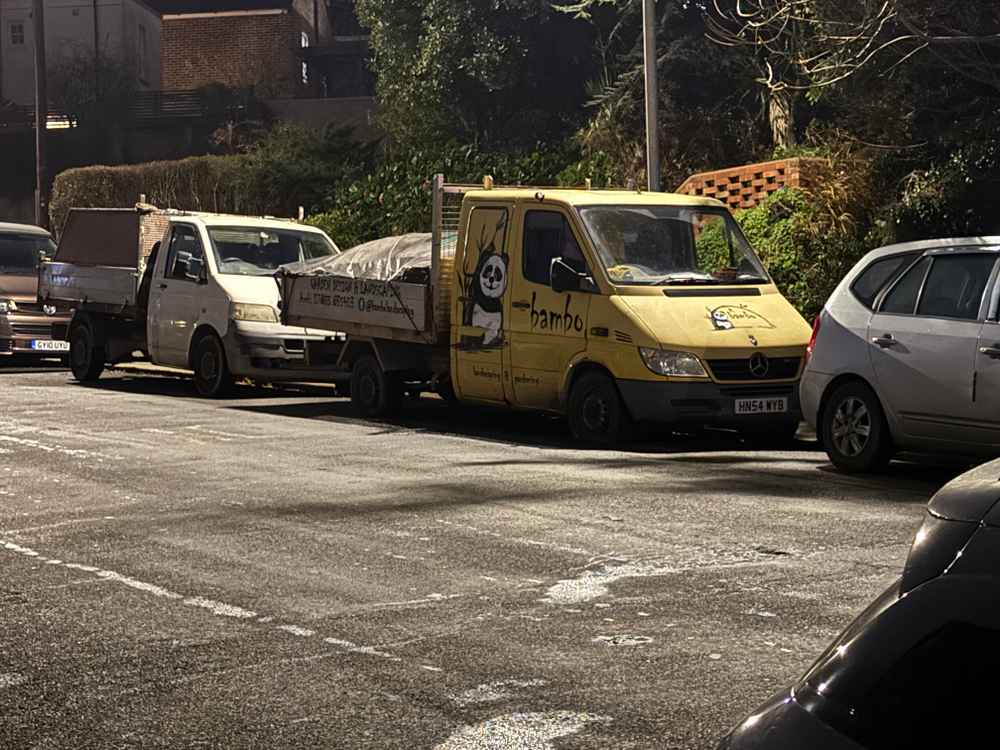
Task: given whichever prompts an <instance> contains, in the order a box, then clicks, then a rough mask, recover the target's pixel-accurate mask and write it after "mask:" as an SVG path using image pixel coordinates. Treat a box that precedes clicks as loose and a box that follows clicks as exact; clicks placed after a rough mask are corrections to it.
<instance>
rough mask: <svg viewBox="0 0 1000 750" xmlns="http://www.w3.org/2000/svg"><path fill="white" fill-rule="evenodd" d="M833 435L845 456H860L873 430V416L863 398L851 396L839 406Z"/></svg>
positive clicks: (835, 442)
mask: <svg viewBox="0 0 1000 750" xmlns="http://www.w3.org/2000/svg"><path fill="white" fill-rule="evenodd" d="M831 432H832V437H833V442H834V445H835V446H836V448H837V450H838V451H839V452H840V453H841V454H842V455H844V456H848V457H849V458H854V457H856V456H860V455H861V454H862V453H863V452H864V450H865V448H866V447H868V440H869V439H870V437H871V432H872V418H871V412H869V410H868V406H867V405H866V404H865V402H864V401H862V400H861V399H859V398H857V397H855V396H851V397H849V398H846V399H844V400H843V401H841V402H840V404H839V405H838V406H837V410H836V412H834V415H833V425H832V429H831Z"/></svg>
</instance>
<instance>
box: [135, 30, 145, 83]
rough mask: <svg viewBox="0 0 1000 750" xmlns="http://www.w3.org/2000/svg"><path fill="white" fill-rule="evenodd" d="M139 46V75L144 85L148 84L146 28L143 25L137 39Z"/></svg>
mask: <svg viewBox="0 0 1000 750" xmlns="http://www.w3.org/2000/svg"><path fill="white" fill-rule="evenodd" d="M136 39H137V40H138V41H137V44H138V50H137V52H138V55H137V57H138V65H137V68H138V73H139V80H140V81H142V82H143V83H145V82H146V27H145V26H143V25H142V24H141V23H140V24H139V35H138V37H136Z"/></svg>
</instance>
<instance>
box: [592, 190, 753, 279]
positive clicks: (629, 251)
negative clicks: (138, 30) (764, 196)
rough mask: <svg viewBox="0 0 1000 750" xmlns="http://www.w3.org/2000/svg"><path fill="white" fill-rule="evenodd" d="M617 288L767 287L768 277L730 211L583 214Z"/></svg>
mask: <svg viewBox="0 0 1000 750" xmlns="http://www.w3.org/2000/svg"><path fill="white" fill-rule="evenodd" d="M580 216H581V217H582V218H583V223H584V224H585V225H586V227H587V230H588V231H589V232H590V236H591V239H592V240H593V242H594V246H595V247H596V249H597V254H598V256H599V257H600V260H601V263H602V264H603V265H604V267H605V269H606V270H607V272H608V276H609V277H610V279H611V281H612V282H613V283H615V284H636V285H659V284H663V285H668V284H761V283H766V282H767V281H768V276H767V272H766V271H765V270H764V266H763V265H762V264H761V262H760V260H759V259H758V258H757V256H756V254H755V253H754V251H753V248H751V247H750V243H748V242H747V241H746V238H744V236H743V233H742V232H741V231H740V228H739V226H738V225H737V224H736V222H735V221H734V220H733V218H732V216H731V215H730V214H729V212H728V211H726V210H724V209H712V208H702V207H694V208H692V207H682V206H621V205H619V206H589V207H586V208H581V209H580Z"/></svg>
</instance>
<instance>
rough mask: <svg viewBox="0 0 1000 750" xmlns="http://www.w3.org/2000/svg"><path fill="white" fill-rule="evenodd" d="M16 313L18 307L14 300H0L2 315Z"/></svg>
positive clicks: (0, 313) (0, 312)
mask: <svg viewBox="0 0 1000 750" xmlns="http://www.w3.org/2000/svg"><path fill="white" fill-rule="evenodd" d="M16 311H17V305H15V304H14V300H12V299H0V315H3V314H4V313H10V312H16Z"/></svg>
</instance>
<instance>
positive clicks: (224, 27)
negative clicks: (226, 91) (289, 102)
mask: <svg viewBox="0 0 1000 750" xmlns="http://www.w3.org/2000/svg"><path fill="white" fill-rule="evenodd" d="M301 27H302V19H300V18H299V17H298V16H297V15H296V14H291V13H288V12H284V13H280V14H271V15H240V16H221V17H215V18H205V17H201V18H197V17H196V18H182V19H166V18H165V19H164V20H163V39H162V43H161V44H162V55H163V62H162V66H163V67H162V70H163V72H162V79H161V88H163V89H193V88H198V87H199V86H204V85H206V84H209V83H223V84H226V85H227V86H235V87H246V86H254V87H255V88H257V89H258V93H259V95H261V96H295V95H296V94H298V93H299V88H300V86H301V80H300V76H301V69H300V66H299V60H298V56H297V50H298V47H299V31H300V29H301Z"/></svg>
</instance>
